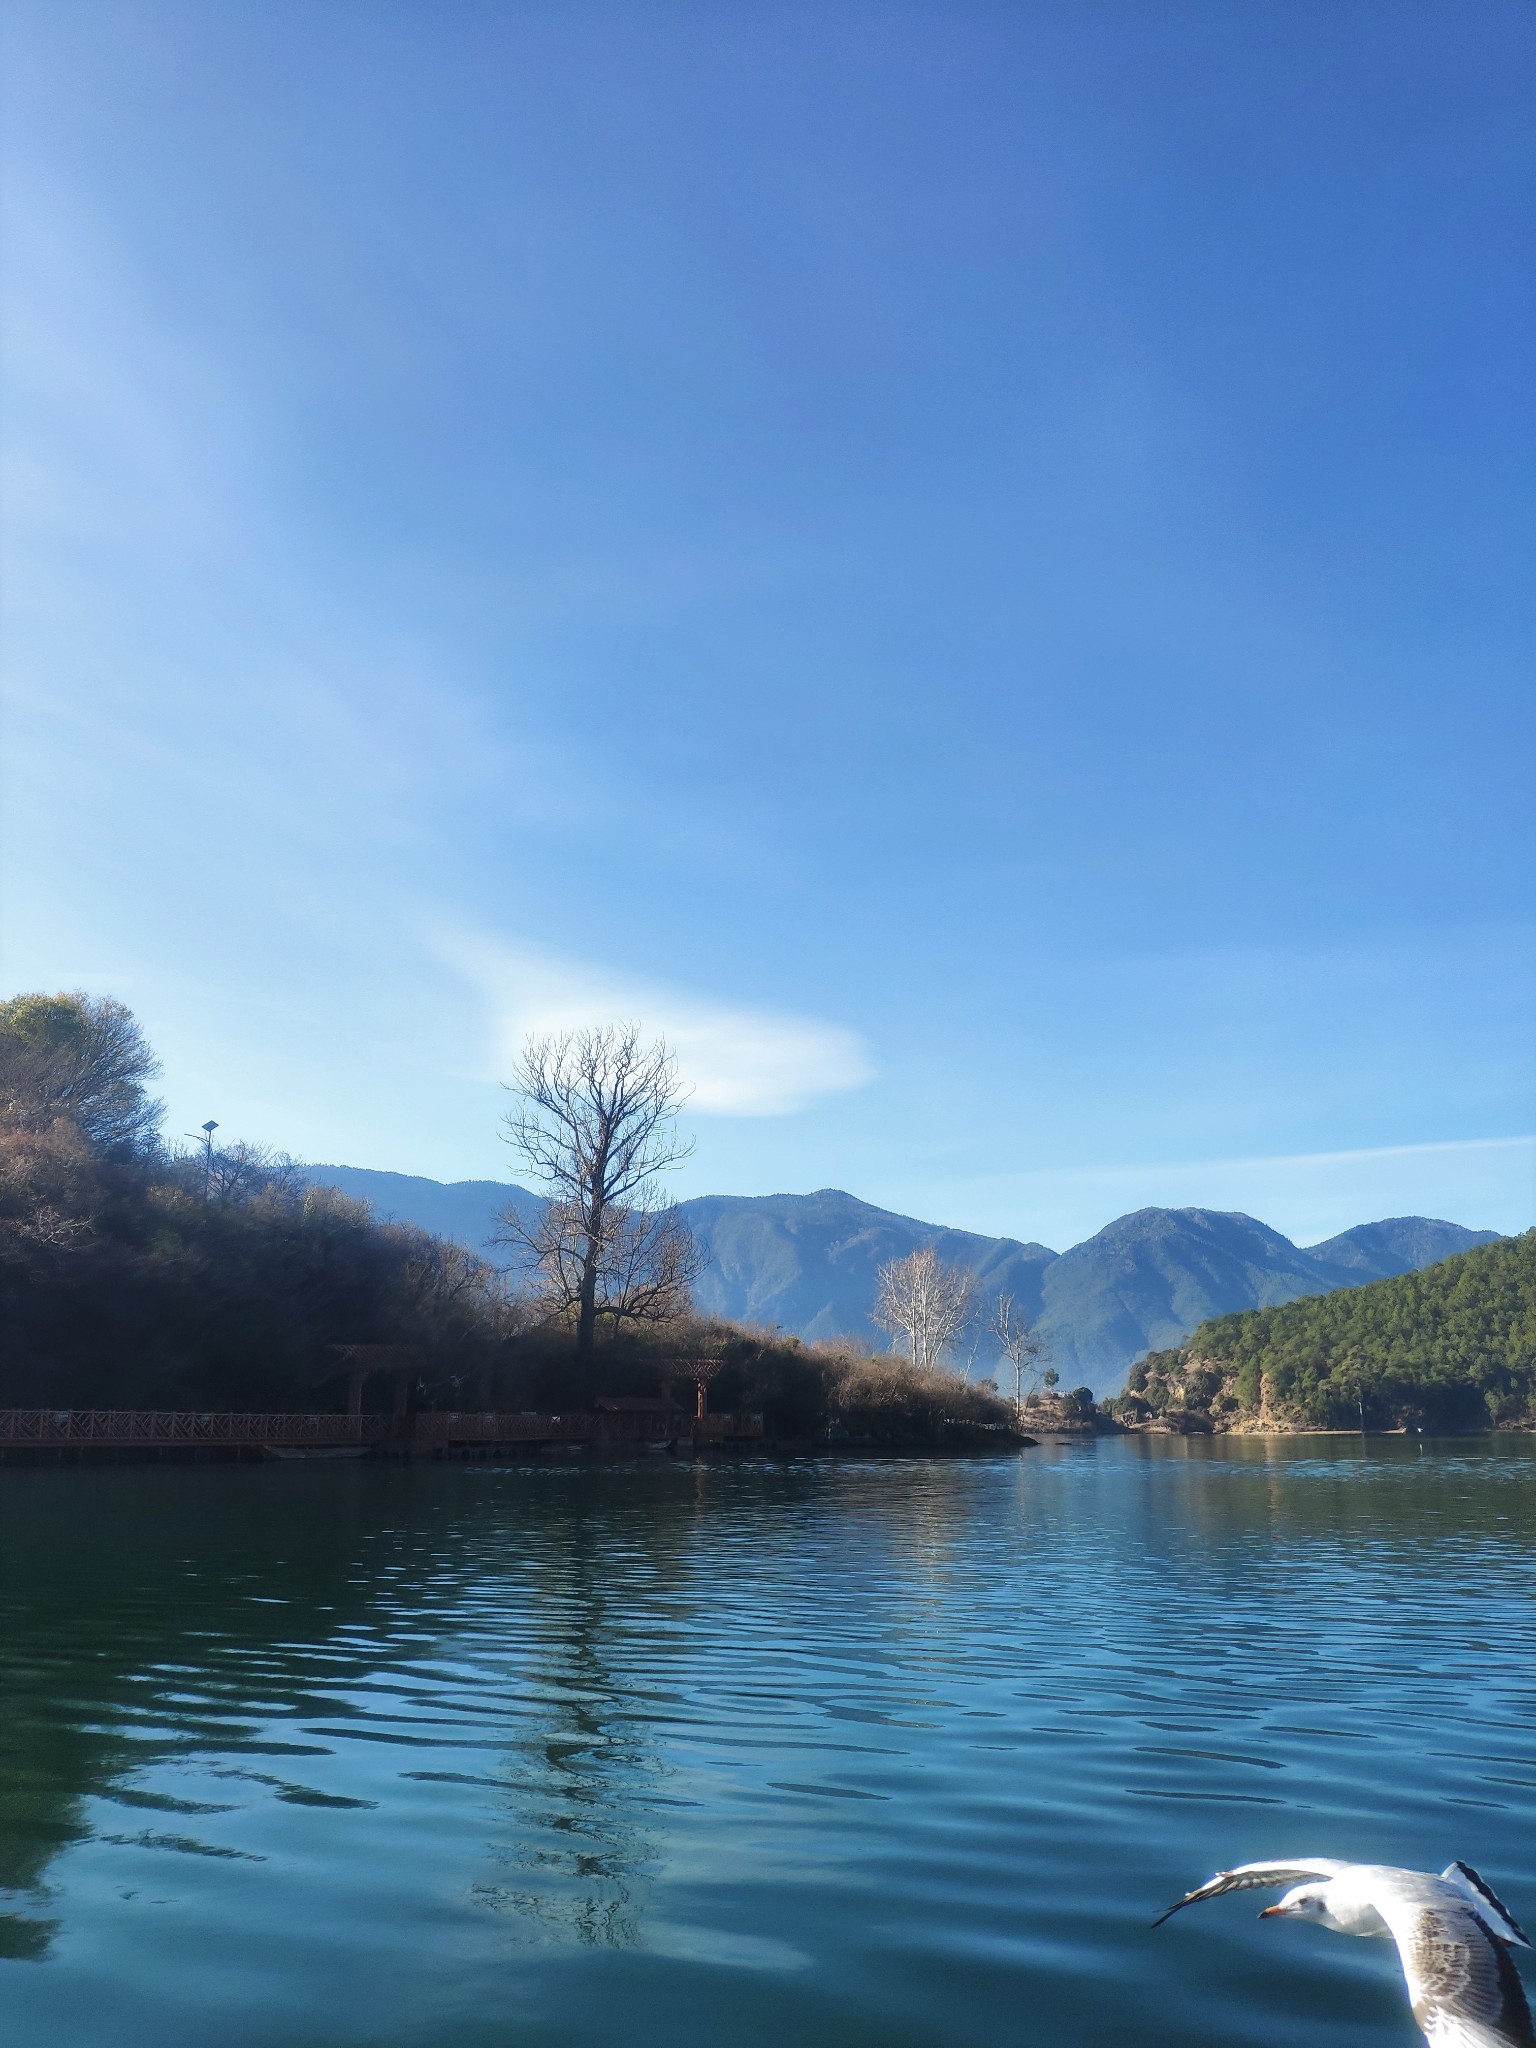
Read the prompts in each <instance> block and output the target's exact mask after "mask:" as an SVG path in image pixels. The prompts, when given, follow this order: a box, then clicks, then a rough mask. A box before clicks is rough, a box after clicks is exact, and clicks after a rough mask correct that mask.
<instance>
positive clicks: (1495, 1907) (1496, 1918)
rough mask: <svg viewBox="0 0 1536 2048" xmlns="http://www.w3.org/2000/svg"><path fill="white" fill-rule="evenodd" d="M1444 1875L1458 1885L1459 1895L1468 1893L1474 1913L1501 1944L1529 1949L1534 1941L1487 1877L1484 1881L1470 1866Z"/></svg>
mask: <svg viewBox="0 0 1536 2048" xmlns="http://www.w3.org/2000/svg"><path fill="white" fill-rule="evenodd" d="M1440 1875H1441V1876H1442V1877H1443V1878H1444V1879H1445V1881H1446V1883H1447V1884H1453V1885H1455V1887H1456V1889H1457V1891H1459V1892H1465V1893H1466V1895H1467V1897H1468V1898H1469V1899H1470V1900H1471V1901H1472V1910H1473V1912H1474V1913H1475V1914H1476V1915H1477V1917H1478V1919H1479V1920H1481V1921H1482V1923H1483V1925H1484V1926H1485V1927H1486V1928H1487V1929H1488V1932H1489V1933H1490V1934H1492V1935H1496V1936H1497V1937H1498V1939H1499V1940H1500V1941H1512V1942H1514V1944H1515V1946H1516V1947H1517V1948H1529V1947H1530V1945H1531V1944H1530V1940H1529V1938H1528V1937H1527V1935H1526V1932H1525V1929H1524V1928H1523V1927H1522V1926H1521V1925H1520V1922H1519V1921H1518V1920H1517V1919H1516V1918H1515V1916H1514V1914H1513V1913H1511V1911H1510V1910H1509V1908H1508V1906H1506V1905H1505V1903H1504V1901H1503V1900H1502V1899H1501V1898H1500V1897H1499V1895H1498V1893H1497V1892H1496V1891H1495V1890H1494V1888H1493V1886H1492V1885H1491V1884H1490V1883H1489V1882H1488V1880H1487V1878H1486V1877H1481V1876H1479V1875H1478V1873H1477V1872H1476V1871H1475V1870H1474V1869H1473V1868H1472V1866H1471V1864H1470V1863H1451V1864H1447V1866H1446V1868H1445V1869H1444V1870H1442V1871H1441V1873H1440Z"/></svg>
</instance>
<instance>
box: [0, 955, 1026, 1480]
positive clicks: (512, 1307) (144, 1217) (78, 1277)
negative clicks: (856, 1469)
mask: <svg viewBox="0 0 1536 2048" xmlns="http://www.w3.org/2000/svg"><path fill="white" fill-rule="evenodd" d="M156 1071H157V1069H156V1064H155V1060H154V1056H153V1054H152V1052H151V1050H150V1048H149V1047H148V1046H147V1044H146V1043H145V1041H144V1039H143V1037H142V1035H141V1034H140V1032H139V1030H138V1027H137V1025H136V1023H135V1022H134V1020H133V1018H132V1016H131V1015H130V1013H129V1012H128V1011H127V1010H126V1009H124V1008H123V1006H122V1005H121V1004H117V1003H114V1002H112V1001H111V1000H110V999H105V998H89V997H85V996H79V995H71V996H24V997H18V998H16V999H14V1000H13V1001H11V1002H8V1003H5V1004H0V1315H3V1318H4V1324H5V1329H6V1333H7V1341H6V1348H5V1355H4V1359H3V1362H0V1407H4V1408H25V1409H40V1408H54V1409H63V1408H69V1409H82V1408H91V1409H134V1410H145V1409H153V1410H193V1409H205V1410H215V1411H225V1412H228V1411H236V1410H239V1411H247V1410H259V1411H298V1410H311V1409H313V1410H323V1409H331V1410H338V1411H339V1410H341V1409H343V1408H345V1406H346V1405H347V1400H348V1367H347V1364H346V1361H345V1359H344V1358H343V1357H342V1356H341V1355H340V1354H339V1353H338V1351H337V1349H336V1348H335V1347H338V1346H392V1347H400V1348H401V1349H403V1350H406V1351H408V1352H409V1353H410V1354H411V1357H412V1361H413V1362H412V1368H411V1373H410V1377H409V1384H408V1387H407V1388H406V1393H405V1401H406V1406H407V1409H408V1410H409V1412H411V1413H413V1414H416V1413H424V1412H427V1413H429V1412H432V1411H435V1410H447V1411H464V1410H475V1411H494V1412H501V1413H517V1412H524V1411H530V1410H535V1411H562V1410H563V1411H567V1412H569V1411H573V1410H583V1411H585V1410H592V1409H594V1408H595V1407H596V1405H597V1403H598V1401H599V1399H600V1398H605V1399H609V1400H617V1399H625V1398H627V1399H630V1400H639V1401H647V1400H649V1401H655V1400H660V1399H666V1398H668V1397H669V1396H670V1394H671V1392H672V1389H673V1388H674V1387H677V1388H679V1390H680V1393H681V1396H682V1399H683V1400H684V1401H686V1404H687V1405H688V1406H689V1407H691V1406H692V1405H693V1402H694V1398H695V1396H694V1386H695V1385H697V1383H698V1381H699V1380H700V1379H701V1378H702V1379H704V1380H705V1381H706V1382H707V1384H708V1404H709V1406H710V1408H711V1409H712V1410H713V1411H715V1412H716V1413H725V1412H731V1411H752V1412H753V1413H755V1414H759V1415H761V1416H762V1418H763V1440H764V1441H765V1442H767V1443H776V1444H781V1445H786V1446H820V1447H829V1448H841V1449H848V1450H866V1449H899V1448H914V1449H916V1448H928V1449H938V1448H976V1447H978V1446H981V1445H985V1444H989V1443H990V1444H993V1445H1002V1444H1004V1443H1008V1444H1010V1445H1012V1444H1017V1443H1018V1442H1020V1441H1021V1440H1022V1439H1021V1437H1020V1434H1019V1432H1018V1430H1017V1427H1016V1418H1015V1414H1014V1409H1013V1406H1012V1404H1011V1403H1009V1402H1005V1401H1003V1400H1002V1399H1000V1398H999V1397H998V1396H997V1394H996V1393H995V1392H994V1391H992V1390H991V1389H989V1388H987V1387H984V1386H978V1385H976V1384H974V1383H972V1382H969V1381H967V1380H966V1379H964V1378H963V1377H961V1376H960V1375H958V1374H955V1373H951V1372H948V1371H946V1370H944V1369H943V1368H942V1366H939V1365H937V1364H914V1363H913V1362H911V1361H910V1360H907V1359H903V1358H901V1357H899V1356H895V1355H892V1354H884V1355H870V1354H868V1353H866V1352H863V1351H861V1350H860V1349H859V1348H858V1347H856V1346H852V1345H844V1344H836V1343H819V1344H805V1343H802V1342H801V1340H800V1339H799V1338H797V1337H786V1336H784V1335H782V1334H780V1333H778V1332H774V1331H764V1330H754V1329H749V1328H744V1327H742V1326H739V1325H735V1324H729V1323H723V1322H718V1321H710V1320H705V1319H701V1318H699V1317H696V1316H694V1315H692V1314H691V1313H688V1312H687V1308H686V1302H684V1303H682V1304H681V1312H675V1313H668V1314H667V1315H665V1316H663V1317H659V1318H657V1319H654V1320H649V1321H648V1320H644V1319H639V1318H637V1319H632V1320H623V1319H621V1318H619V1317H618V1316H609V1317H607V1318H606V1320H605V1319H604V1318H602V1317H599V1318H598V1319H597V1328H596V1331H595V1332H594V1331H592V1330H591V1329H590V1328H589V1329H588V1331H587V1332H585V1333H583V1332H581V1331H580V1330H579V1329H578V1319H577V1315H576V1313H575V1312H574V1311H572V1310H570V1309H569V1308H568V1307H559V1306H557V1307H556V1308H555V1309H554V1310H551V1309H550V1307H549V1305H548V1303H547V1302H540V1301H539V1300H538V1299H537V1298H534V1297H532V1296H530V1295H529V1294H525V1293H520V1292H518V1291H517V1289H516V1288H515V1287H514V1286H513V1285H512V1284H511V1282H510V1281H509V1279H508V1276H507V1275H506V1273H505V1272H503V1271H502V1270H501V1269H499V1268H497V1267H496V1266H494V1265H492V1264H491V1263H490V1262H489V1261H488V1260H485V1259H483V1258H481V1257H479V1256H478V1255H477V1254H475V1253H473V1252H470V1251H467V1250H465V1249H464V1248H463V1247H461V1246H458V1245H454V1244H450V1243H448V1242H446V1241H445V1240H443V1239H441V1238H436V1237H433V1236H432V1235H431V1234H430V1233H428V1232H427V1231H424V1230H420V1229H417V1228H415V1227H413V1226H409V1225H402V1224H398V1223H390V1222H382V1221H380V1220H378V1219H377V1218H375V1217H374V1216H373V1215H372V1213H371V1212H370V1211H369V1209H368V1207H367V1205H366V1204H365V1203H363V1202H359V1201H355V1200H352V1199H350V1198H349V1197H347V1196H345V1195H341V1194H338V1193H337V1192H336V1191H334V1190H332V1189H325V1188H317V1187H314V1186H311V1185H310V1184H308V1183H307V1182H306V1181H305V1180H304V1179H303V1177H302V1175H301V1174H300V1172H299V1170H298V1168H297V1167H296V1166H295V1164H294V1163H293V1162H292V1161H291V1160H289V1159H287V1158H285V1157H283V1156H282V1155H278V1154H274V1153H270V1152H266V1151H263V1150H261V1149H259V1148H256V1147H252V1146H247V1145H236V1146H233V1147H228V1148H224V1149H217V1148H215V1146H214V1145H213V1142H212V1134H211V1132H210V1133H209V1140H208V1143H207V1144H206V1145H205V1146H201V1147H199V1148H198V1149H196V1150H195V1151H191V1152H187V1151H182V1152H175V1151H172V1150H170V1149H168V1148H167V1147H166V1146H165V1145H164V1144H163V1142H162V1140H161V1138H160V1135H159V1133H160V1123H161V1111H160V1105H159V1104H158V1103H155V1102H153V1101H152V1100H151V1099H150V1097H149V1094H148V1083H149V1082H150V1081H151V1080H152V1079H153V1077H154V1075H155V1073H156ZM632 1247H633V1239H632V1237H631V1238H630V1239H628V1240H626V1251H627V1252H629V1253H630V1254H631V1255H632ZM689 1381H692V1382H693V1383H694V1385H689V1384H687V1383H688V1382H689ZM395 1398H396V1391H395V1389H394V1388H393V1387H392V1386H391V1384H390V1382H389V1376H388V1375H385V1374H377V1375H374V1376H373V1378H372V1379H371V1380H370V1381H369V1383H368V1384H367V1386H366V1388H365V1391H364V1394H363V1407H364V1410H365V1411H367V1412H379V1411H380V1410H381V1409H387V1408H388V1407H389V1406H390V1403H391V1402H392V1400H394V1399H395Z"/></svg>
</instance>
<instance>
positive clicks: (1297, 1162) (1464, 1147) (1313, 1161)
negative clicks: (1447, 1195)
mask: <svg viewBox="0 0 1536 2048" xmlns="http://www.w3.org/2000/svg"><path fill="white" fill-rule="evenodd" d="M1533 1147H1536V1137H1514V1138H1434V1139H1429V1140H1426V1141H1425V1142H1424V1143H1423V1144H1416V1145H1368V1146H1360V1147H1357V1148H1355V1149H1354V1150H1351V1151H1341V1152H1275V1153H1268V1154H1264V1155H1262V1156H1259V1157H1254V1158H1243V1159H1168V1160H1157V1161H1152V1162H1148V1163H1145V1164H1140V1165H1132V1166H1063V1167H1041V1168H1039V1169H1038V1176H1039V1177H1042V1178H1043V1177H1049V1178H1050V1179H1052V1180H1085V1181H1106V1182H1107V1181H1116V1180H1122V1181H1136V1180H1144V1179H1145V1178H1146V1177H1147V1175H1148V1174H1155V1173H1165V1174H1209V1173H1241V1172H1246V1171H1249V1170H1254V1171H1257V1170H1259V1169H1265V1170H1270V1169H1276V1168H1284V1167H1297V1168H1304V1167H1315V1166H1353V1165H1358V1164H1361V1163H1363V1162H1366V1161H1370V1160H1378V1159H1380V1160H1387V1159H1415V1158H1428V1157H1432V1156H1433V1155H1435V1154H1436V1153H1446V1154H1449V1153H1459V1152H1468V1153H1476V1152H1510V1151H1516V1152H1518V1151H1520V1150H1525V1151H1530V1150H1531V1149H1532V1148H1533ZM1017 1177H1018V1178H1027V1177H1028V1176H1017Z"/></svg>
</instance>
